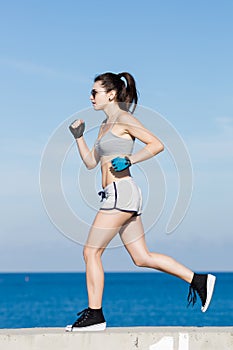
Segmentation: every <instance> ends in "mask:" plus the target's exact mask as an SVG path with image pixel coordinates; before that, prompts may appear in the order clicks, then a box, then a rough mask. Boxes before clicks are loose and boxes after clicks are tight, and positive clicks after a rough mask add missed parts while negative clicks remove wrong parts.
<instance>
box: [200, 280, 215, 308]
mask: <svg viewBox="0 0 233 350" xmlns="http://www.w3.org/2000/svg"><path fill="white" fill-rule="evenodd" d="M215 281H216V277H215V276H213V275H210V274H209V275H208V276H207V298H206V302H205V305H204V306H202V308H201V311H202V312H206V310H207V309H208V307H209V305H210V302H211V299H212V296H213V292H214V285H215Z"/></svg>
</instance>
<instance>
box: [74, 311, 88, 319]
mask: <svg viewBox="0 0 233 350" xmlns="http://www.w3.org/2000/svg"><path fill="white" fill-rule="evenodd" d="M88 314H89V310H88V309H84V310H82V311H80V312H78V313H77V316H80V317H79V318H78V319H77V321H76V322H81V321H82V320H85V319H86V318H87V316H88Z"/></svg>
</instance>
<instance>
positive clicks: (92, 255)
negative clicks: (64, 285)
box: [83, 246, 102, 263]
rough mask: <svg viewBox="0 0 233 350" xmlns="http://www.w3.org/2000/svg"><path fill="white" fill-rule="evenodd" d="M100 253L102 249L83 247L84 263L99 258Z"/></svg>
mask: <svg viewBox="0 0 233 350" xmlns="http://www.w3.org/2000/svg"><path fill="white" fill-rule="evenodd" d="M101 255H102V249H99V248H92V247H88V246H85V247H84V249H83V258H84V261H85V263H87V262H88V261H89V260H90V259H100V258H101Z"/></svg>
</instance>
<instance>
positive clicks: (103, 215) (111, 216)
mask: <svg viewBox="0 0 233 350" xmlns="http://www.w3.org/2000/svg"><path fill="white" fill-rule="evenodd" d="M132 215H133V213H131V212H123V211H119V210H116V209H112V210H106V211H104V210H100V211H98V213H97V214H96V217H95V219H94V221H93V224H92V226H91V229H90V231H89V235H88V238H87V241H86V247H92V248H98V249H99V248H103V249H104V248H106V246H107V245H108V244H109V242H110V241H111V240H112V239H113V238H114V236H115V235H116V234H117V233H118V232H119V231H120V229H121V228H124V226H125V224H127V222H128V221H129V220H130V219H131V217H132Z"/></svg>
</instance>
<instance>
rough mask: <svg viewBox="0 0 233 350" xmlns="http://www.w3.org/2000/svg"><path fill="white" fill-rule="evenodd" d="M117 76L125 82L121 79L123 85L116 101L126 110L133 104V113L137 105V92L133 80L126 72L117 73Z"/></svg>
mask: <svg viewBox="0 0 233 350" xmlns="http://www.w3.org/2000/svg"><path fill="white" fill-rule="evenodd" d="M118 76H119V78H120V79H121V80H123V79H124V80H125V82H126V84H125V82H124V81H123V82H124V85H125V86H124V88H123V89H122V91H121V93H120V94H119V96H118V101H119V102H120V103H122V107H123V108H122V109H124V110H126V111H129V109H130V107H131V105H132V104H133V107H132V111H131V113H133V112H134V111H135V109H136V107H137V102H138V94H137V90H136V83H135V80H134V78H133V76H132V75H131V74H129V73H127V72H123V73H119V74H118ZM122 78H123V79H122Z"/></svg>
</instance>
